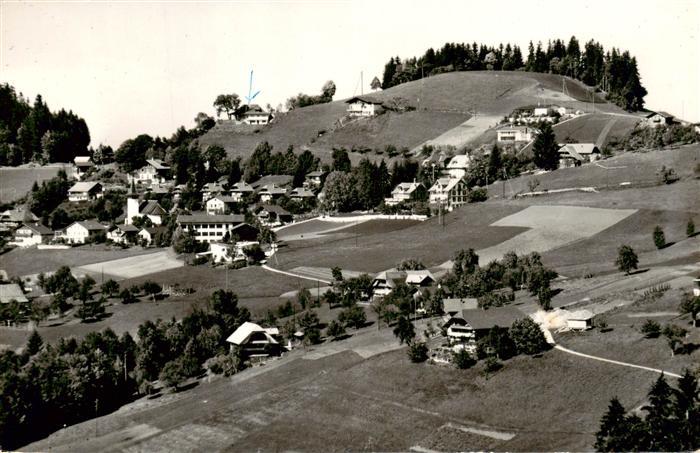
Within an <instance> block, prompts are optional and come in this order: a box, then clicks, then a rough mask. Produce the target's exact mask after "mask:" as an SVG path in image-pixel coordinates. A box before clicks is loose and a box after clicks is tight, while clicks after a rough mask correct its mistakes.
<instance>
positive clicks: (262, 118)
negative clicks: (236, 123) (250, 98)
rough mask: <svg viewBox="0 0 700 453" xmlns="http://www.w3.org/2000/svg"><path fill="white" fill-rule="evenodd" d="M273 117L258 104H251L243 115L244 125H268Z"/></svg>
mask: <svg viewBox="0 0 700 453" xmlns="http://www.w3.org/2000/svg"><path fill="white" fill-rule="evenodd" d="M271 118H272V115H271V114H270V113H269V112H266V111H265V110H263V108H262V107H260V106H259V105H257V104H251V105H249V106H248V108H247V110H246V111H245V112H244V113H243V118H242V119H241V122H242V123H243V124H268V123H269V122H270V119H271Z"/></svg>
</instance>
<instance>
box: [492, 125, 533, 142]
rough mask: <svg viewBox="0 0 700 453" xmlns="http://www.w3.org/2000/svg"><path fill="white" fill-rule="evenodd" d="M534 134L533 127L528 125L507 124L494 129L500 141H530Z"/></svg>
mask: <svg viewBox="0 0 700 453" xmlns="http://www.w3.org/2000/svg"><path fill="white" fill-rule="evenodd" d="M535 134H536V132H535V129H534V128H532V127H530V126H507V127H504V128H501V129H498V130H497V131H496V135H497V139H498V141H499V142H501V143H518V142H530V141H532V139H533V138H534V136H535Z"/></svg>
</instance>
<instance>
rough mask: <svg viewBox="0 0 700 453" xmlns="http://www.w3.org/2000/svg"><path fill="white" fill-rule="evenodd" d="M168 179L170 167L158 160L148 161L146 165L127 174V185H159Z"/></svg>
mask: <svg viewBox="0 0 700 453" xmlns="http://www.w3.org/2000/svg"><path fill="white" fill-rule="evenodd" d="M169 177H170V167H169V166H167V165H166V164H165V163H163V161H162V160H160V159H148V160H147V161H146V165H144V166H143V167H141V168H139V169H138V170H136V171H134V172H131V173H129V175H128V179H129V184H136V185H141V184H145V185H159V184H163V183H164V182H165V181H167V180H168V178H169Z"/></svg>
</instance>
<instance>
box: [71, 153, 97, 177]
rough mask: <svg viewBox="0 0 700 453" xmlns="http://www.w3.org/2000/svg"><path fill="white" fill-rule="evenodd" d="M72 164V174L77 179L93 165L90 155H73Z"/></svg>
mask: <svg viewBox="0 0 700 453" xmlns="http://www.w3.org/2000/svg"><path fill="white" fill-rule="evenodd" d="M73 164H75V173H74V176H75V179H77V180H80V179H81V178H82V177H83V176H84V175H85V173H86V172H87V171H88V170H90V169H91V168H92V167H94V166H95V164H94V163H93V162H92V158H91V157H90V156H75V158H74V159H73Z"/></svg>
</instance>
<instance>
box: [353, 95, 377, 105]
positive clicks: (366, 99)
mask: <svg viewBox="0 0 700 453" xmlns="http://www.w3.org/2000/svg"><path fill="white" fill-rule="evenodd" d="M358 101H359V102H364V103H365V104H375V105H381V104H382V101H380V100H378V99H375V98H373V97H371V96H355V97H352V98H350V99H348V100H347V101H345V103H346V104H352V103H354V102H358Z"/></svg>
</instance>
